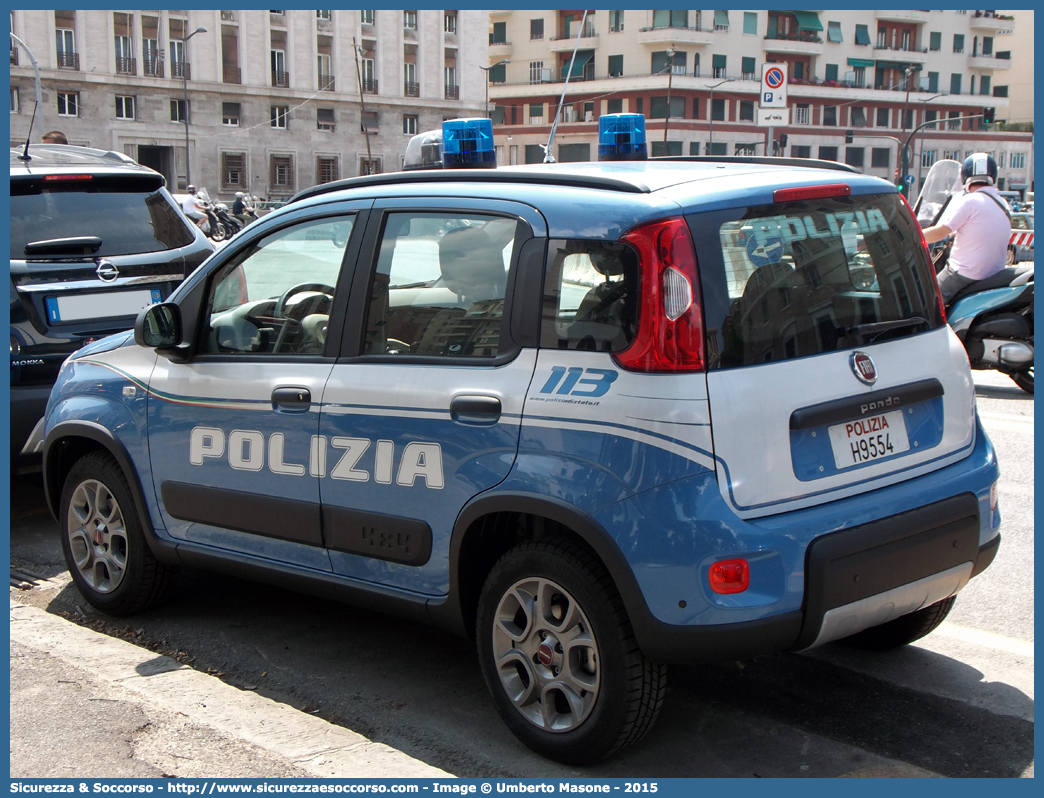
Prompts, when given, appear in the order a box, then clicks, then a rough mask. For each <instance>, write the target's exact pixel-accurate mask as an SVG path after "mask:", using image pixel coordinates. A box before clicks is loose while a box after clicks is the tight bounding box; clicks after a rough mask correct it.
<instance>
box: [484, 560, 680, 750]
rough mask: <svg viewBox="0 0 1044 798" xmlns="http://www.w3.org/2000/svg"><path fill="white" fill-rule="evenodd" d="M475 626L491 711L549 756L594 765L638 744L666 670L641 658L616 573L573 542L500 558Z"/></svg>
mask: <svg viewBox="0 0 1044 798" xmlns="http://www.w3.org/2000/svg"><path fill="white" fill-rule="evenodd" d="M477 632H478V647H479V663H480V664H481V666H482V674H483V676H484V678H485V680H486V686H487V687H488V688H489V691H490V694H491V695H492V697H493V702H494V704H495V705H496V707H497V710H498V711H499V712H500V715H501V717H502V718H503V719H504V722H505V723H506V724H507V725H508V727H509V728H510V729H511V731H512V732H514V734H515V735H516V736H517V737H518V738H519V739H520V740H521V741H522V742H523V743H525V744H526V745H527V746H529V747H530V748H532V749H533V750H534V751H536V752H538V753H540V754H542V755H544V756H546V757H549V758H551V759H554V760H557V761H559V762H564V763H566V764H570V765H583V764H588V763H591V762H597V761H598V760H600V759H604V758H606V757H608V756H610V755H612V754H613V753H615V752H617V751H620V750H622V749H623V748H626V747H627V746H629V745H632V744H633V743H635V742H637V741H638V740H639V739H640V738H641V737H642V736H643V735H644V734H645V733H646V732H647V731H648V730H649V728H650V727H651V726H652V724H653V721H654V720H655V719H656V716H657V714H659V711H660V706H661V705H662V703H663V697H664V693H665V690H666V668H665V667H664V666H663V665H659V664H656V663H653V662H651V661H650V660H648V659H647V658H646V657H645V655H644V654H642V652H641V650H640V649H639V648H638V644H637V641H636V640H635V638H634V632H633V631H632V629H631V625H630V621H629V619H628V617H627V613H626V611H625V610H624V607H623V602H622V601H621V599H620V596H619V594H618V593H617V592H616V588H615V587H614V585H613V582H612V579H611V578H610V577H609V575H608V573H606V571H605V569H604V568H603V567H602V565H601V564H600V563H599V562H598V561H597V560H596V559H595V557H594V556H593V555H592V554H590V553H589V552H588V551H587V550H586V549H584V548H582V547H581V546H579V545H577V544H574V543H571V542H569V541H564V540H557V541H541V542H536V543H527V544H524V545H522V546H519V547H517V548H515V549H513V550H512V551H510V552H508V553H507V554H505V555H504V556H503V557H502V558H501V559H500V561H499V562H498V563H497V564H496V565H495V566H494V567H493V570H492V571H491V572H490V575H489V578H488V579H487V581H486V585H485V587H484V588H483V591H482V596H481V598H480V600H479V611H478V623H477Z"/></svg>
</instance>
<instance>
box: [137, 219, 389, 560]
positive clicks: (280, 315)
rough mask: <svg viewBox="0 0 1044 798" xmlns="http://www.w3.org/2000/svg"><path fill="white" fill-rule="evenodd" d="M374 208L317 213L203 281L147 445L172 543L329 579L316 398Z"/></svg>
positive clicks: (264, 237)
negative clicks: (186, 344) (189, 343)
mask: <svg viewBox="0 0 1044 798" xmlns="http://www.w3.org/2000/svg"><path fill="white" fill-rule="evenodd" d="M368 204H369V202H366V203H337V204H336V205H331V206H330V208H329V209H324V210H323V211H322V212H317V211H316V210H315V209H309V211H308V212H307V213H305V214H295V215H293V216H289V217H287V221H286V223H285V224H283V225H281V226H278V227H276V228H269V229H268V230H266V231H265V232H263V233H262V234H260V235H257V236H253V237H251V238H250V239H246V240H244V241H243V243H242V244H241V245H240V246H238V247H237V248H236V251H234V252H232V253H230V254H229V255H228V256H227V257H225V258H224V259H223V261H222V262H221V263H220V264H218V265H216V266H215V267H214V268H213V270H212V273H211V274H210V275H209V277H208V279H207V282H206V284H205V288H204V294H205V298H204V300H203V305H202V307H201V309H200V313H199V316H200V323H199V329H198V331H196V335H197V339H196V341H195V344H194V348H195V352H194V354H193V356H192V357H191V359H190V360H188V362H177V361H176V360H172V359H167V358H160V359H159V362H158V365H157V367H156V370H155V372H154V374H153V378H152V381H151V392H150V397H149V406H148V408H149V410H148V424H149V448H150V458H151V463H152V471H153V478H154V480H155V485H156V491H157V494H158V495H159V497H160V500H161V501H160V505H161V513H162V516H163V519H162V520H163V523H164V524H165V525H166V528H167V530H168V531H169V532H170V534H171V535H172V536H173V537H174V538H177V539H179V540H183V541H188V542H192V543H197V544H203V545H206V546H213V547H217V548H221V549H226V550H232V551H235V552H240V553H243V554H247V555H253V556H257V557H263V558H266V559H270V560H275V561H279V562H285V563H292V564H295V565H299V566H304V567H308V568H314V569H318V570H323V571H329V570H330V561H329V557H328V556H327V554H326V551H325V550H324V548H323V546H322V531H321V524H320V516H319V483H318V480H319V470H318V467H317V461H316V457H317V454H316V443H315V442H316V437H317V434H318V432H319V403H320V401H321V398H322V392H323V387H324V385H325V384H326V380H327V378H328V377H329V375H330V370H331V368H332V366H333V363H334V358H335V356H336V354H337V350H338V347H339V344H340V340H341V336H340V323H339V321H338V320H343V316H344V307H345V304H346V302H347V294H348V287H349V286H350V284H351V278H352V265H353V264H354V262H355V257H354V251H355V250H357V248H358V239H359V235H358V233H359V232H361V229H357V228H359V225H358V224H357V222H359V220H360V219H361V218H362V217H364V216H365V213H363V214H362V217H361V216H360V213H359V212H360V211H364V209H365V207H366V206H367V205H368ZM353 231H355V233H356V234H354V235H353ZM353 247H354V249H353ZM345 264H347V265H345Z"/></svg>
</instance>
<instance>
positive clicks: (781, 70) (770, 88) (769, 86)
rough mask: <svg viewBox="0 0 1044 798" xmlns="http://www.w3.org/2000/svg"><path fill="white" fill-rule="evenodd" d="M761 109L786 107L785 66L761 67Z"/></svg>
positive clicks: (767, 65) (764, 65)
mask: <svg viewBox="0 0 1044 798" xmlns="http://www.w3.org/2000/svg"><path fill="white" fill-rule="evenodd" d="M760 100H761V102H760V103H759V105H760V106H761V107H762V108H786V107H787V64H762V65H761V97H760Z"/></svg>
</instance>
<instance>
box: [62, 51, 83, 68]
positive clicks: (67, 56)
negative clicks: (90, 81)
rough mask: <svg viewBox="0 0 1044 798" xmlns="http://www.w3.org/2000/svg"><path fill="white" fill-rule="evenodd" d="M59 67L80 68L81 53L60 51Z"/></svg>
mask: <svg viewBox="0 0 1044 798" xmlns="http://www.w3.org/2000/svg"><path fill="white" fill-rule="evenodd" d="M58 68H59V69H79V68H80V54H79V53H68V52H64V51H59V52H58Z"/></svg>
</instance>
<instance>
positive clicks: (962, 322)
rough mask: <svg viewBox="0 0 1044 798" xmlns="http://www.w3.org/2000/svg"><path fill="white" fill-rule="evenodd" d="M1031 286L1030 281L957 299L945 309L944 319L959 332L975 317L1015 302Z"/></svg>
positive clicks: (969, 324)
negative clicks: (1025, 283) (1026, 283)
mask: <svg viewBox="0 0 1044 798" xmlns="http://www.w3.org/2000/svg"><path fill="white" fill-rule="evenodd" d="M1031 288H1032V283H1030V284H1028V285H1019V286H1016V287H1015V288H1010V287H1008V288H994V289H992V290H990V291H982V292H980V293H978V294H972V295H971V296H966V297H964V298H963V299H958V300H957V301H956V302H954V303H953V304H952V305H950V307H949V308H948V309H947V311H946V321H947V322H949V324H950V326H951V327H953V329H954V330H956V331H958V332H960V331H961V330H963V329H966V328H967V327H969V326H971V323H972V322H973V321H974V320H975V318H976V317H978V316H981V315H982V314H983V313H989V312H990V311H993V310H1000V309H1001V308H1003V307H1005V306H1006V305H1009V304H1011V303H1012V302H1015V301H1016V300H1017V299H1018V298H1019V297H1020V296H1022V294H1024V293H1025V292H1026V291H1029V290H1030V289H1031Z"/></svg>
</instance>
